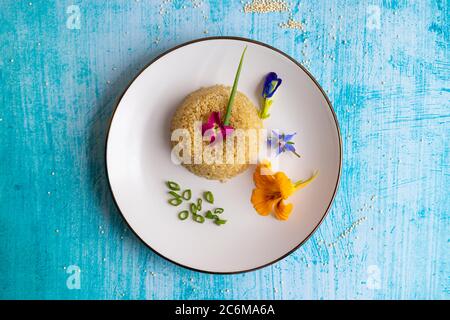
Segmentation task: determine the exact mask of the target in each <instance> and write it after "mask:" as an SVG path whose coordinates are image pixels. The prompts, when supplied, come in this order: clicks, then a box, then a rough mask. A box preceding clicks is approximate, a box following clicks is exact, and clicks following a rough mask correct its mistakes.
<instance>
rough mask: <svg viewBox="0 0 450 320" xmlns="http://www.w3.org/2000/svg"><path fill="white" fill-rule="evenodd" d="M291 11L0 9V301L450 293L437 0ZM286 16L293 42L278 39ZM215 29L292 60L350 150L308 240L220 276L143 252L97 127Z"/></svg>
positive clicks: (152, 6) (444, 44)
mask: <svg viewBox="0 0 450 320" xmlns="http://www.w3.org/2000/svg"><path fill="white" fill-rule="evenodd" d="M288 5H289V7H290V8H291V12H278V13H266V14H260V13H245V12H244V10H243V3H242V2H239V1H210V2H208V1H200V0H199V1H182V0H173V1H150V0H140V1H137V0H136V1H131V0H123V1H119V0H108V1H106V0H105V1H100V0H99V1H87V0H85V1H80V0H70V1H68V0H61V1H44V0H41V1H35V0H30V1H17V0H2V1H1V3H0V40H1V41H0V93H1V94H0V97H1V98H0V99H1V100H0V101H1V103H0V139H1V144H0V169H1V170H0V190H1V195H0V196H1V198H0V298H3V299H6V298H12V299H16V298H26V299H29V298H42V299H47V298H52V299H104V298H108V299H184V298H190V299H196V298H206V299H210V298H218V299H238V298H240V299H249V298H255V299H304V298H310V299H347V298H355V299H363V298H367V299H392V298H399V299H405V298H412V299H422V298H424V299H448V298H449V297H450V295H449V294H450V265H449V262H450V261H449V254H448V252H449V243H450V238H449V207H450V196H449V189H450V165H449V163H450V147H449V138H450V136H449V133H450V103H449V101H450V87H449V80H450V72H449V66H450V64H449V49H448V47H449V38H450V36H449V21H448V16H449V3H448V1H445V0H433V1H406V0H403V1H402V0H398V1H394V0H391V1H389V0H383V1H381V0H371V1H350V0H340V1H326V0H319V1H312V0H305V1H290V2H288ZM290 15H292V17H293V18H294V19H295V20H297V21H302V22H303V23H304V30H303V31H302V30H295V29H285V28H281V27H280V25H279V24H280V23H285V22H287V21H288V19H289V16H290ZM212 35H234V36H243V37H248V38H252V39H256V40H260V41H263V42H266V43H268V44H270V45H273V46H275V47H277V48H279V49H281V50H283V51H285V52H286V53H288V54H290V55H292V56H293V57H295V58H296V59H298V60H299V61H300V62H303V63H304V64H305V65H306V66H307V67H308V68H309V69H310V70H311V72H312V73H313V75H314V76H315V77H316V78H317V80H318V81H319V82H320V83H321V84H322V86H323V87H324V89H325V90H326V91H327V92H328V94H329V97H330V99H331V101H332V102H333V105H334V108H335V111H336V113H337V116H338V119H339V122H340V127H341V130H342V138H343V144H344V163H343V165H344V167H343V175H342V183H341V186H340V189H339V192H338V194H337V197H336V200H335V203H334V205H333V208H332V210H331V212H330V214H329V216H328V217H327V219H326V220H325V222H324V223H323V224H322V226H321V227H320V228H319V230H318V231H317V233H316V234H315V235H314V236H313V237H312V238H311V239H310V240H309V241H308V242H307V243H306V244H305V245H304V246H303V247H302V248H300V249H299V250H298V251H296V252H295V253H294V254H292V255H291V256H289V257H288V258H286V259H284V260H283V261H281V262H279V263H277V264H275V265H273V266H270V267H267V268H265V269H262V270H259V271H256V272H252V273H247V274H239V275H232V276H216V275H207V274H201V273H196V272H192V271H189V270H185V269H183V268H180V267H177V266H175V265H173V264H171V263H169V262H167V261H165V260H163V259H162V258H160V257H159V256H157V255H156V254H154V253H153V252H152V251H150V250H148V249H147V248H146V247H145V245H143V244H142V243H141V242H139V240H138V239H137V238H136V237H135V236H134V235H133V234H132V232H131V231H130V230H128V229H127V227H126V226H125V224H124V221H123V220H122V218H121V216H120V215H119V213H118V211H117V209H116V208H115V206H114V204H113V201H112V197H111V195H110V192H109V189H108V186H107V181H106V177H105V168H104V140H105V135H106V129H107V126H108V120H109V119H110V116H111V114H112V110H113V107H114V103H115V101H116V99H117V98H118V96H119V95H120V94H121V93H122V91H123V90H124V88H125V87H126V86H127V84H128V82H129V81H130V79H132V78H133V77H134V76H135V75H136V73H137V72H138V70H140V69H141V68H142V67H143V66H144V65H146V64H147V63H148V62H149V61H150V60H151V59H152V58H154V57H155V56H156V55H158V54H159V53H161V52H163V51H164V50H166V49H168V48H170V47H172V46H174V45H177V44H180V43H182V42H185V41H188V40H192V39H195V38H199V37H204V36H212ZM77 270H80V273H79V274H77V273H76V272H77ZM78 280H79V281H78Z"/></svg>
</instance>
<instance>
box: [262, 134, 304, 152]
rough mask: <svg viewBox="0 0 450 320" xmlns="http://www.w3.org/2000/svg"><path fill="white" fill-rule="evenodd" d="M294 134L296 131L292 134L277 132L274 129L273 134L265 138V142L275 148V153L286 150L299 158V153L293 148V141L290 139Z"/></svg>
mask: <svg viewBox="0 0 450 320" xmlns="http://www.w3.org/2000/svg"><path fill="white" fill-rule="evenodd" d="M296 134H297V133H296V132H295V133H293V134H284V133H282V134H278V133H277V132H275V131H274V132H273V136H272V137H269V138H268V139H267V142H268V144H269V146H270V147H272V148H277V155H279V154H280V153H283V152H286V151H290V152H292V153H293V154H295V155H296V156H297V157H299V158H300V155H299V154H298V153H297V151H296V150H295V146H294V144H295V143H294V142H293V141H292V139H293V138H294V136H295V135H296Z"/></svg>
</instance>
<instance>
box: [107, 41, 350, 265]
mask: <svg viewBox="0 0 450 320" xmlns="http://www.w3.org/2000/svg"><path fill="white" fill-rule="evenodd" d="M245 46H248V49H247V53H246V57H245V61H244V66H243V69H242V73H241V78H240V82H239V90H240V91H242V92H244V93H245V94H246V95H247V96H248V97H249V98H250V99H252V100H253V102H254V103H255V104H256V105H258V102H259V95H260V92H261V82H262V81H263V79H264V77H265V75H266V74H267V73H269V72H271V71H274V72H276V73H278V75H279V76H280V77H281V78H282V79H283V84H282V85H281V87H280V88H279V90H278V91H277V93H276V95H275V98H274V101H275V102H274V105H273V107H272V110H271V117H270V118H269V119H268V120H266V121H265V127H267V128H277V129H282V130H284V131H285V132H288V133H290V132H298V135H297V136H296V138H295V142H296V146H297V150H298V152H299V153H300V154H301V155H302V158H300V159H298V158H297V157H295V156H293V155H290V154H283V155H282V156H281V157H282V158H281V159H280V160H281V167H280V168H281V169H282V171H285V172H286V173H287V174H288V176H289V177H291V178H292V179H293V180H297V179H304V178H307V177H309V176H310V175H311V174H312V173H313V171H314V170H319V172H320V173H319V176H318V178H317V179H316V180H315V181H314V182H313V183H312V184H310V185H309V186H308V187H307V188H305V189H302V190H300V191H298V192H297V193H296V194H295V195H293V196H292V197H291V198H289V202H292V203H293V204H294V211H293V213H292V214H291V217H290V219H289V220H288V221H279V220H276V219H275V218H274V217H273V216H267V217H262V216H260V215H258V214H257V213H256V212H255V210H254V209H253V207H252V205H251V203H250V195H251V192H252V188H253V180H252V173H253V168H250V169H249V170H248V171H246V172H245V173H243V174H241V175H239V176H238V177H236V178H234V179H232V180H230V181H228V182H227V183H220V182H216V181H209V180H206V179H202V178H200V177H197V176H195V175H193V174H192V173H190V172H188V171H187V170H186V169H184V168H183V167H181V166H176V165H174V164H173V163H172V162H171V161H170V151H171V147H170V142H169V140H170V132H169V125H170V119H171V116H172V114H173V112H174V111H175V109H176V108H177V106H178V105H179V104H180V103H181V102H182V100H183V98H184V97H185V96H186V95H187V94H188V93H190V92H192V91H194V90H196V89H198V88H200V87H203V86H210V85H214V84H226V85H232V82H233V79H234V75H235V71H236V67H237V64H238V61H239V58H240V55H241V53H242V50H243V48H244V47H245ZM341 153H342V152H341V139H340V134H339V129H338V125H337V121H336V116H335V114H334V112H333V110H332V107H331V105H330V102H329V101H328V99H327V98H326V96H325V94H324V92H323V90H322V89H321V88H320V87H319V85H318V84H317V82H316V81H315V80H314V78H313V77H312V76H311V75H310V74H309V73H308V72H307V71H306V70H305V69H303V68H302V67H301V65H300V64H299V63H298V62H296V61H295V60H293V59H292V58H290V57H289V56H287V55H286V54H284V53H282V52H281V51H279V50H277V49H274V48H272V47H270V46H268V45H265V44H263V43H259V42H256V41H253V40H247V39H243V38H229V37H225V38H224V37H219V38H206V39H201V40H196V41H193V42H190V43H187V44H183V45H181V46H178V47H177V48H175V49H172V50H170V51H168V52H166V53H165V54H163V55H161V56H160V57H159V58H157V59H156V60H154V61H153V62H152V63H150V64H149V65H148V66H147V67H146V68H145V69H144V70H143V71H142V73H140V74H139V76H138V77H137V78H136V79H135V80H134V81H133V82H132V83H131V85H130V86H129V88H128V89H127V90H126V92H125V93H124V95H123V97H122V99H121V100H120V102H119V104H118V106H117V109H116V111H115V113H114V116H113V120H112V122H111V127H110V130H109V135H108V141H107V150H106V160H107V171H108V177H109V182H110V185H111V189H112V193H113V195H114V198H115V200H116V203H117V205H118V207H119V210H120V212H121V213H122V214H123V216H124V218H125V219H126V221H127V223H128V224H129V226H130V227H131V228H132V229H133V230H134V232H135V233H136V234H137V235H138V237H139V238H140V239H141V240H142V241H143V242H144V243H146V244H147V245H148V246H149V247H150V248H151V249H153V250H154V251H156V252H157V253H158V254H160V255H161V256H163V257H164V258H166V259H168V260H170V261H172V262H174V263H176V264H179V265H181V266H184V267H187V268H191V269H194V270H198V271H203V272H212V273H236V272H244V271H250V270H254V269H257V268H260V267H263V266H267V265H269V264H271V263H274V262H276V261H278V260H280V259H281V258H283V257H285V256H287V255H288V254H289V253H291V252H292V251H294V250H295V249H296V248H298V247H299V246H300V245H301V244H303V243H304V242H305V241H306V240H307V239H308V238H309V237H310V236H311V234H312V233H313V232H314V231H315V230H316V228H317V227H318V226H319V224H320V223H321V221H322V220H323V218H324V217H325V215H326V213H327V211H328V210H329V208H330V206H331V203H332V201H333V198H334V195H335V193H336V189H337V186H338V183H339V176H340V171H341ZM166 180H174V181H177V182H179V183H180V184H181V186H182V187H185V188H191V189H192V190H193V192H194V195H195V196H197V195H200V193H201V192H202V191H204V190H211V191H213V193H214V195H215V200H216V204H217V205H218V206H222V207H224V208H225V213H223V216H224V217H225V218H226V219H228V223H227V224H226V225H224V226H221V227H218V226H216V225H215V224H213V223H211V222H210V221H208V220H207V221H206V223H204V224H198V223H195V222H194V221H192V220H191V219H188V220H186V221H180V220H179V219H178V217H177V213H178V212H179V211H180V209H179V208H177V207H172V206H170V205H168V204H167V200H168V195H167V188H166V186H165V184H164V183H165V181H166Z"/></svg>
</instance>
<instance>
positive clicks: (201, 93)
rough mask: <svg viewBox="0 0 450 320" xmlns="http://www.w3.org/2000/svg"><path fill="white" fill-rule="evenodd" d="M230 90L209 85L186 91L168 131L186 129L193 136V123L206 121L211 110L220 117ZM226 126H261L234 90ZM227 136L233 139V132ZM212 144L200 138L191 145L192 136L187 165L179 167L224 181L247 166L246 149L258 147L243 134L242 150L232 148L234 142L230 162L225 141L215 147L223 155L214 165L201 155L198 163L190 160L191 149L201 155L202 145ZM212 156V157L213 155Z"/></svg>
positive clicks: (249, 105)
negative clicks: (187, 93) (228, 121)
mask: <svg viewBox="0 0 450 320" xmlns="http://www.w3.org/2000/svg"><path fill="white" fill-rule="evenodd" d="M230 91H231V88H230V87H225V86H222V85H216V86H212V87H207V88H201V89H199V90H197V91H195V92H193V93H191V94H189V95H188V96H187V97H186V98H185V100H184V101H183V103H182V104H181V105H180V106H179V107H178V109H177V110H176V112H175V114H174V116H173V118H172V123H171V131H172V132H173V131H174V130H175V129H187V130H188V131H189V133H190V135H191V137H194V131H195V130H197V133H198V132H199V131H198V130H200V129H199V127H195V124H196V123H197V125H198V124H199V123H204V122H206V121H207V120H208V118H209V116H210V115H211V113H212V112H220V115H221V117H222V119H223V116H224V115H225V112H226V108H227V104H228V99H229V97H230ZM230 125H231V126H232V127H233V128H234V129H261V128H262V127H263V125H262V121H261V119H260V118H259V116H258V110H257V108H256V107H255V105H254V104H253V103H252V102H251V101H250V100H249V99H248V98H247V97H246V96H245V95H244V94H243V93H241V92H237V94H236V97H235V100H234V104H233V109H232V114H231V120H230ZM255 132H256V131H255ZM200 135H201V133H200ZM228 139H235V132H234V133H233V134H232V135H230V136H227V140H228ZM235 141H236V140H235ZM177 143H178V142H177V141H174V142H172V144H173V145H174V146H175V145H176V144H177ZM215 144H216V143H214V144H212V145H210V144H209V142H208V141H203V142H202V144H201V146H200V145H198V144H194V141H193V139H191V151H192V153H191V159H192V161H191V164H183V166H185V167H186V168H187V169H188V170H189V171H191V172H192V173H194V174H196V175H198V176H200V177H204V178H207V179H212V180H221V181H225V180H227V179H230V178H232V177H234V176H236V175H238V174H239V173H242V172H243V171H245V170H246V169H248V167H249V165H250V163H251V161H252V159H253V158H252V157H251V155H250V150H256V151H257V150H258V146H257V140H255V139H248V137H247V138H245V147H244V152H243V153H242V152H241V153H239V151H240V150H239V149H238V148H237V147H236V144H235V148H234V149H233V151H234V152H233V159H234V161H233V163H231V164H229V163H226V156H225V147H226V143H225V142H224V143H223V144H219V147H222V148H220V150H219V151H220V152H223V155H224V156H223V158H222V162H223V163H221V164H218V163H217V161H216V162H215V163H212V162H213V161H212V160H211V161H210V162H208V159H206V158H205V157H203V161H202V163H201V164H195V163H194V154H195V151H197V152H198V154H203V155H205V153H203V152H202V151H204V150H205V148H206V149H207V148H212V147H213V146H214V145H215ZM250 144H251V145H250ZM200 147H201V148H202V149H201V151H200V150H199V148H200ZM194 148H196V150H194ZM216 148H217V145H216ZM210 150H211V149H210ZM230 154H231V153H230ZM252 155H254V154H252ZM212 157H213V158H214V156H212ZM214 159H217V158H214ZM242 159H244V161H242ZM205 160H206V163H205ZM209 160H210V159H209ZM208 163H211V164H208Z"/></svg>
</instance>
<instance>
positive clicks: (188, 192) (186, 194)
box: [181, 189, 192, 200]
mask: <svg viewBox="0 0 450 320" xmlns="http://www.w3.org/2000/svg"><path fill="white" fill-rule="evenodd" d="M181 196H182V197H183V199H184V200H191V196H192V192H191V189H187V190H184V191H183V193H182V194H181Z"/></svg>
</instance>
